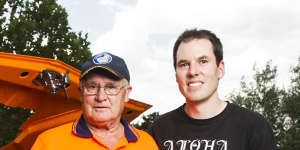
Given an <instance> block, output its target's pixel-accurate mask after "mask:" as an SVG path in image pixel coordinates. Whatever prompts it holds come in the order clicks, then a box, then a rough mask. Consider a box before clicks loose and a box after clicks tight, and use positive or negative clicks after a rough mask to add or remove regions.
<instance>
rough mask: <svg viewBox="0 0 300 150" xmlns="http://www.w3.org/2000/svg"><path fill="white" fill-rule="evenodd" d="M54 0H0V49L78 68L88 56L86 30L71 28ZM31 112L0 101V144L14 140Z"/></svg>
mask: <svg viewBox="0 0 300 150" xmlns="http://www.w3.org/2000/svg"><path fill="white" fill-rule="evenodd" d="M67 17H68V14H67V12H66V10H65V9H64V8H62V7H61V6H60V5H58V4H57V3H56V0H1V1H0V51H2V52H9V53H16V54H24V55H31V56H39V57H46V58H52V59H58V60H61V61H63V62H65V63H67V64H69V65H71V66H73V67H75V68H77V69H80V68H81V65H82V64H83V63H84V61H85V60H87V59H88V58H89V57H90V56H91V52H90V50H89V45H90V42H88V41H87V34H84V35H83V34H82V33H81V32H79V33H76V32H72V31H71V27H69V25H68V20H67ZM30 115H31V112H30V111H28V110H26V109H22V108H10V107H7V106H4V105H0V126H1V130H0V147H1V146H3V145H5V144H7V143H8V142H10V141H11V140H13V139H14V138H15V137H16V136H17V135H18V133H19V130H18V128H19V126H20V125H21V124H22V123H23V122H24V121H25V120H26V119H27V118H28V117H29V116H30Z"/></svg>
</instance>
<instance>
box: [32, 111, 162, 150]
mask: <svg viewBox="0 0 300 150" xmlns="http://www.w3.org/2000/svg"><path fill="white" fill-rule="evenodd" d="M121 123H122V124H123V125H124V131H125V132H124V136H123V138H122V139H121V140H120V141H119V143H118V144H116V145H115V147H114V148H113V150H158V147H157V145H156V143H155V141H154V139H153V138H152V137H151V136H150V135H149V134H148V133H146V132H145V131H142V130H139V129H136V128H134V127H132V126H130V125H129V124H128V123H127V121H126V120H125V119H124V118H123V117H122V118H121ZM83 149H90V150H109V148H108V147H107V146H106V145H105V144H104V143H102V142H101V140H100V139H99V138H97V137H96V136H95V135H93V134H92V132H91V131H90V130H89V128H88V127H87V125H86V123H85V119H84V117H83V116H81V117H80V118H79V119H77V120H76V121H75V122H73V123H68V124H64V125H61V126H58V127H56V128H53V129H49V130H47V131H45V132H43V133H42V134H40V135H39V136H38V138H37V139H36V141H35V143H34V145H33V146H32V148H31V150H83Z"/></svg>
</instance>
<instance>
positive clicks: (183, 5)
mask: <svg viewBox="0 0 300 150" xmlns="http://www.w3.org/2000/svg"><path fill="white" fill-rule="evenodd" d="M109 2H112V1H109ZM299 3H300V2H298V1H296V0H294V1H283V0H280V1H276V0H272V1H271V0H264V1H263V0H253V1H248V0H242V1H239V0H227V1H223V0H220V1H218V0H211V1H203V0H189V1H179V0H164V1H162V0H151V1H149V0H139V1H137V3H136V5H133V6H130V7H127V6H126V9H122V10H121V11H118V12H116V15H115V21H114V25H113V28H112V30H110V31H108V32H106V33H105V34H103V35H100V36H99V37H98V38H97V40H96V41H94V42H93V43H92V44H93V45H92V47H91V48H92V51H93V53H94V54H95V53H98V52H100V51H102V50H105V51H110V52H112V53H114V54H117V55H120V56H121V57H123V58H124V59H125V60H126V61H127V64H128V67H129V69H130V73H131V77H132V85H133V88H134V89H133V92H132V98H134V99H137V100H140V101H143V102H146V103H150V104H152V105H153V106H154V107H153V109H151V110H152V111H160V112H161V113H164V112H166V111H169V110H172V109H174V108H176V107H178V106H179V105H181V104H182V103H183V102H184V98H183V97H182V96H181V94H180V93H179V91H178V89H177V84H176V81H175V75H174V70H173V66H172V47H173V43H174V41H175V39H176V38H177V36H178V35H179V34H180V33H181V32H183V30H184V29H186V28H193V27H199V28H206V29H209V30H212V31H213V32H215V33H216V35H217V36H219V37H220V39H221V41H222V42H223V45H224V60H225V65H226V73H225V77H224V78H223V79H222V81H221V83H220V87H219V92H220V95H221V97H222V98H224V97H225V96H226V95H227V94H228V93H229V92H231V91H232V90H233V89H238V88H239V83H240V79H241V77H242V75H246V76H248V77H249V78H251V77H252V75H253V73H254V72H253V71H252V68H253V65H254V63H255V62H256V63H257V64H258V66H264V65H265V63H266V62H267V61H268V60H270V59H272V60H273V64H276V65H277V66H278V69H279V74H280V76H279V77H280V81H282V84H287V82H288V80H289V77H288V71H289V68H290V66H291V65H292V64H293V63H296V62H297V57H298V56H300V53H299V49H300V46H299V44H298V41H299V40H298V39H299V37H300V19H299V17H298V14H300V9H299V6H300V5H299ZM120 7H121V6H120ZM153 35H154V36H153ZM158 36H161V37H164V38H158ZM159 40H163V41H164V42H162V43H159V42H158V41H159Z"/></svg>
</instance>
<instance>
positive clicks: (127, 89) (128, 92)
mask: <svg viewBox="0 0 300 150" xmlns="http://www.w3.org/2000/svg"><path fill="white" fill-rule="evenodd" d="M131 91H132V86H131V85H128V86H127V87H126V99H125V102H128V101H129V95H130V93H131Z"/></svg>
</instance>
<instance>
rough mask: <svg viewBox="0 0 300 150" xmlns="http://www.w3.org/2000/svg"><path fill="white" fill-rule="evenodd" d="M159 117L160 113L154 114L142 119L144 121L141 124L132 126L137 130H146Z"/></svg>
mask: <svg viewBox="0 0 300 150" xmlns="http://www.w3.org/2000/svg"><path fill="white" fill-rule="evenodd" d="M158 116H159V112H153V113H151V114H149V115H147V116H145V115H143V117H142V119H143V120H142V122H141V123H136V124H132V125H133V126H134V127H136V128H137V129H140V130H146V129H147V128H148V127H149V125H151V124H152V123H153V121H154V120H155V119H156V118H157V117H158Z"/></svg>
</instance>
